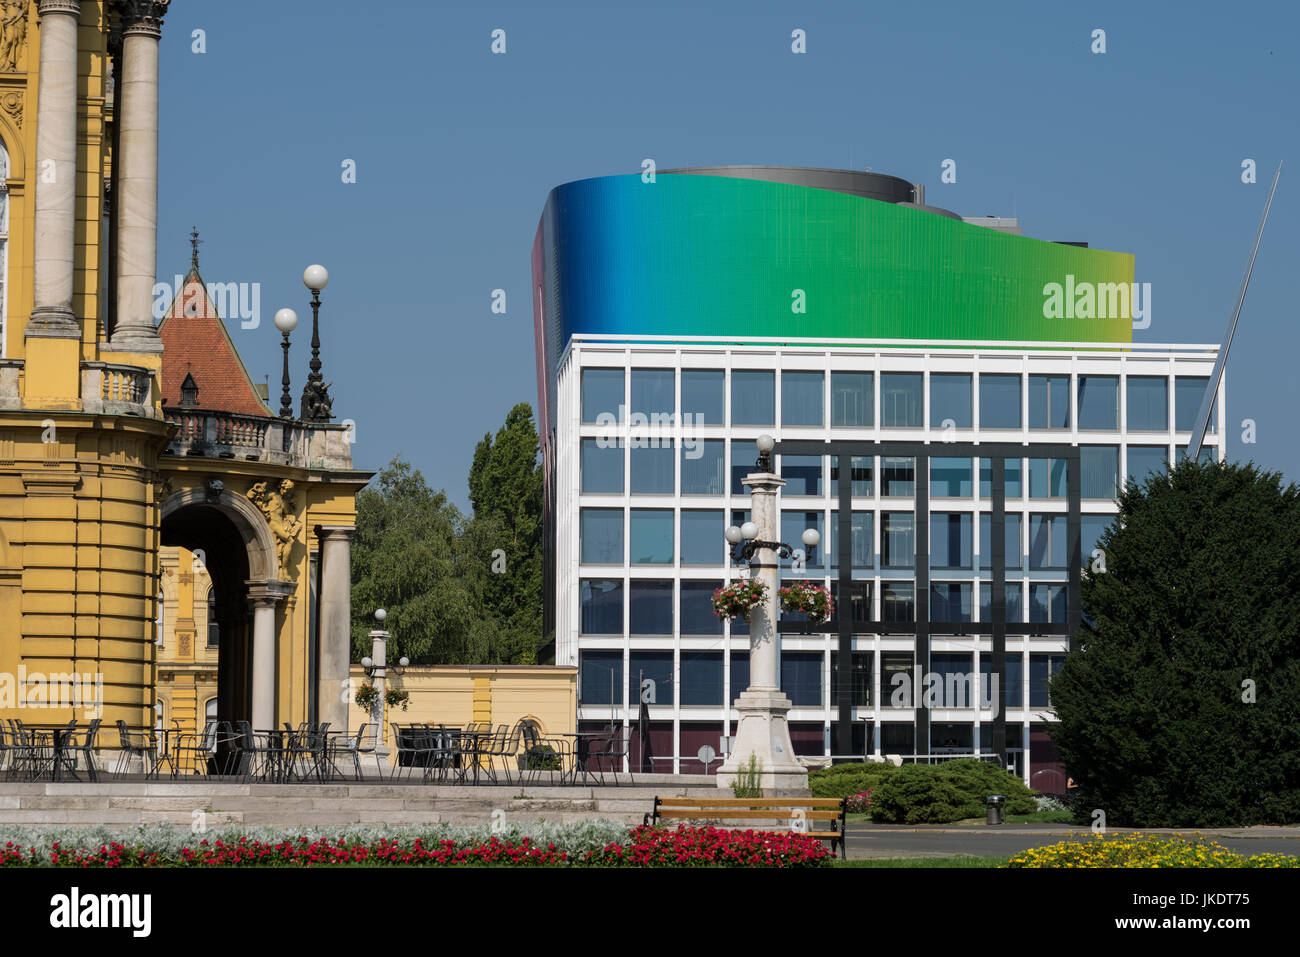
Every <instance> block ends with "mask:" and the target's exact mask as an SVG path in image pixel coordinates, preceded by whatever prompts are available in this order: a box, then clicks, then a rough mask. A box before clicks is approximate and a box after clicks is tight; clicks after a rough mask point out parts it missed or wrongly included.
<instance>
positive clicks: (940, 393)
mask: <svg viewBox="0 0 1300 957" xmlns="http://www.w3.org/2000/svg"><path fill="white" fill-rule="evenodd" d="M972 421H973V420H972V415H971V375H970V373H969V372H931V373H930V427H931V428H933V429H969V428H970V427H971V424H972Z"/></svg>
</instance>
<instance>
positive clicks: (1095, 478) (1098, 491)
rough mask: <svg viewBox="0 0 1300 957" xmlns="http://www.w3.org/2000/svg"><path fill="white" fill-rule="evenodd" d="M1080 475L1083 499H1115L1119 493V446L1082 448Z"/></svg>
mask: <svg viewBox="0 0 1300 957" xmlns="http://www.w3.org/2000/svg"><path fill="white" fill-rule="evenodd" d="M1079 473H1080V476H1079V477H1080V489H1079V495H1080V496H1081V497H1082V498H1101V499H1113V498H1115V496H1116V494H1118V492H1119V446H1118V445H1082V446H1080V447H1079Z"/></svg>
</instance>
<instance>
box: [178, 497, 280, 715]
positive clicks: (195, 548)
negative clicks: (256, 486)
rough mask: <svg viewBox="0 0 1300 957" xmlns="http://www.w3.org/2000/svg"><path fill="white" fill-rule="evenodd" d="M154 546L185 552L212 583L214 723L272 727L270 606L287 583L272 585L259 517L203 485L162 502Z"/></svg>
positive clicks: (271, 544) (266, 537)
mask: <svg viewBox="0 0 1300 957" xmlns="http://www.w3.org/2000/svg"><path fill="white" fill-rule="evenodd" d="M162 544H163V545H174V546H180V547H182V548H185V549H187V550H188V551H190V552H191V553H193V554H194V556H195V560H196V561H197V562H199V563H201V564H202V566H203V567H204V568H205V569H206V571H207V573H208V575H209V576H210V577H211V579H212V591H213V594H214V595H215V598H214V599H213V606H214V615H215V619H216V623H217V629H218V633H219V635H220V641H219V646H218V651H217V655H218V664H217V715H216V716H217V718H218V720H221V721H229V722H230V723H231V724H232V725H234V723H235V722H237V721H248V722H250V723H251V724H252V725H253V726H254V727H255V728H258V729H263V728H270V727H273V726H274V725H275V713H276V712H275V688H276V685H275V672H276V606H277V605H278V604H279V603H280V602H281V601H282V599H283V598H284V596H285V595H286V594H288V593H289V591H290V590H291V586H290V585H289V584H288V583H286V582H281V581H280V569H279V565H278V562H277V559H276V550H275V539H274V537H273V536H272V533H271V530H270V528H269V527H268V526H267V524H266V520H265V519H264V518H263V517H262V514H261V513H260V512H259V511H258V509H257V508H256V507H255V506H254V505H253V504H252V503H251V502H249V501H248V499H246V498H245V497H243V496H242V495H238V494H234V493H231V492H229V491H227V490H226V489H225V488H224V487H223V486H222V483H221V482H220V481H217V480H210V481H209V482H208V483H207V486H206V488H205V489H186V490H184V491H180V492H177V493H176V494H174V495H172V496H171V497H169V498H168V499H167V501H166V502H165V503H164V504H163V507H162Z"/></svg>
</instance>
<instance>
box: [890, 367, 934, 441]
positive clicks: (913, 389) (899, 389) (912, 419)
mask: <svg viewBox="0 0 1300 957" xmlns="http://www.w3.org/2000/svg"><path fill="white" fill-rule="evenodd" d="M922 390H923V377H922V375H921V373H919V372H882V373H881V374H880V424H881V425H882V426H884V427H885V428H887V429H919V428H920V427H921V421H922V418H921V414H922V410H923V409H924V408H925V404H924V403H925V398H924V396H923V394H922Z"/></svg>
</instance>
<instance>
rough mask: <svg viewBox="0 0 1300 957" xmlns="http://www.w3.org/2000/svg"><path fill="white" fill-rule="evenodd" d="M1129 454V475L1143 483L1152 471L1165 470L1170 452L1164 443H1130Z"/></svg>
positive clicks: (1159, 471) (1160, 471)
mask: <svg viewBox="0 0 1300 957" xmlns="http://www.w3.org/2000/svg"><path fill="white" fill-rule="evenodd" d="M1126 451H1127V454H1128V477H1129V478H1130V479H1132V480H1133V481H1135V482H1137V483H1139V484H1141V483H1143V482H1145V481H1146V479H1147V476H1148V475H1150V474H1151V473H1153V472H1154V473H1157V474H1160V473H1162V472H1164V471H1165V465H1166V459H1168V457H1169V456H1168V453H1167V452H1166V451H1165V447H1164V446H1163V445H1130V446H1129V447H1128V449H1127V450H1126Z"/></svg>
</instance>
